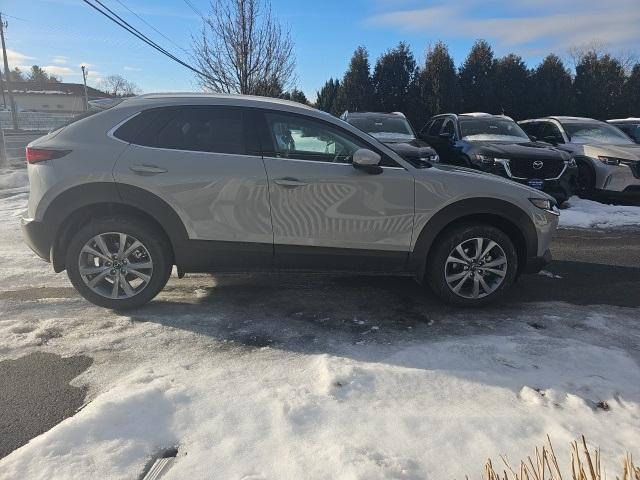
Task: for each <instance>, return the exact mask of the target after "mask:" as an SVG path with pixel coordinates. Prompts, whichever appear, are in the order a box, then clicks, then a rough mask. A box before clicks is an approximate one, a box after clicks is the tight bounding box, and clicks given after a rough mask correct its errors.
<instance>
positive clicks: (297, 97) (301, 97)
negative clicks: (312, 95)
mask: <svg viewBox="0 0 640 480" xmlns="http://www.w3.org/2000/svg"><path fill="white" fill-rule="evenodd" d="M288 93H289V100H291V101H294V102H298V103H302V104H304V105H308V104H309V101H308V100H307V96H306V95H305V94H304V92H303V91H302V90H298V89H297V88H294V89H293V90H291V92H288Z"/></svg>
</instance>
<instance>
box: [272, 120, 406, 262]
mask: <svg viewBox="0 0 640 480" xmlns="http://www.w3.org/2000/svg"><path fill="white" fill-rule="evenodd" d="M262 128H263V137H264V138H263V140H262V144H263V145H262V146H263V150H264V162H265V167H266V169H267V175H268V178H269V195H270V201H271V216H272V222H273V235H274V244H275V245H274V253H275V254H274V259H275V265H276V267H281V268H287V269H289V268H294V269H301V270H305V269H313V270H318V269H321V270H371V271H377V270H379V271H400V270H403V269H404V268H405V266H406V260H407V257H408V252H409V248H410V245H411V235H412V231H413V214H414V178H413V176H412V174H411V173H409V172H408V171H407V170H406V169H405V168H404V167H402V166H400V165H399V164H397V163H396V162H395V161H393V160H392V159H391V158H390V157H384V159H383V162H382V163H381V165H383V172H382V173H381V174H378V175H373V174H370V173H366V172H364V171H362V170H357V169H355V168H354V167H353V166H352V165H351V157H352V155H353V153H354V152H355V151H356V150H358V149H359V148H370V149H373V148H375V147H372V146H370V145H369V144H367V143H366V142H365V141H364V140H362V139H361V138H359V137H357V136H355V135H353V134H351V133H350V132H348V131H347V130H343V129H341V128H339V127H336V126H334V125H332V124H330V123H329V122H324V121H322V120H319V119H311V118H309V117H307V116H300V115H295V114H291V113H286V112H275V111H271V112H265V113H264V117H263V121H262Z"/></svg>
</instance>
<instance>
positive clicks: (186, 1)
mask: <svg viewBox="0 0 640 480" xmlns="http://www.w3.org/2000/svg"><path fill="white" fill-rule="evenodd" d="M184 3H186V4H187V6H188V7H189V8H190V9H191V10H193V12H194V13H195V14H196V15H198V16H199V17H200V18H204V15H202V13H200V10H198V9H197V8H196V7H194V6H193V3H191V1H190V0H184Z"/></svg>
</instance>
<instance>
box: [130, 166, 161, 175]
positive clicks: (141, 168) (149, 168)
mask: <svg viewBox="0 0 640 480" xmlns="http://www.w3.org/2000/svg"><path fill="white" fill-rule="evenodd" d="M129 170H131V171H132V172H137V173H167V169H166V168H161V167H156V166H155V165H131V166H130V167H129Z"/></svg>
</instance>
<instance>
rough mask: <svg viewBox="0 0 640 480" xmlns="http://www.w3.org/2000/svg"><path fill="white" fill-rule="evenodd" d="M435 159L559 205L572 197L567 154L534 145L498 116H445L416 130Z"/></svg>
mask: <svg viewBox="0 0 640 480" xmlns="http://www.w3.org/2000/svg"><path fill="white" fill-rule="evenodd" d="M420 138H422V139H423V140H425V141H427V142H428V143H429V144H430V145H432V146H433V147H434V148H435V149H436V151H437V152H438V155H439V156H440V161H442V162H444V163H450V164H454V165H461V166H466V167H471V168H475V169H478V170H482V171H484V172H488V173H493V174H496V175H501V176H503V177H507V178H510V179H511V180H515V181H517V182H519V183H523V184H525V185H528V186H530V187H533V188H536V189H539V190H543V191H545V192H547V193H548V194H550V195H552V196H553V197H554V198H555V199H556V201H557V202H558V203H562V202H564V201H565V200H567V199H568V198H569V197H570V196H571V195H573V194H574V193H575V189H576V184H577V183H576V182H577V173H578V171H577V167H576V162H575V160H574V159H573V158H572V156H571V154H570V153H567V152H563V151H560V150H558V149H556V148H553V147H552V146H551V145H549V144H547V143H543V142H536V141H534V140H535V139H531V138H529V137H528V136H527V134H526V133H525V132H524V131H523V130H522V128H520V126H518V124H517V123H516V122H514V121H513V120H512V119H511V118H509V117H506V116H503V115H490V114H487V113H466V114H461V115H455V114H451V113H448V114H444V115H437V116H435V117H433V118H432V119H431V120H430V121H429V122H428V123H427V124H426V125H425V126H424V127H423V128H422V130H421V131H420Z"/></svg>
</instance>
